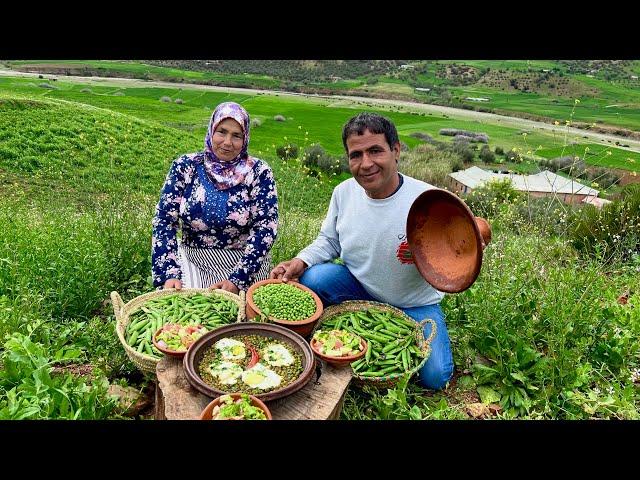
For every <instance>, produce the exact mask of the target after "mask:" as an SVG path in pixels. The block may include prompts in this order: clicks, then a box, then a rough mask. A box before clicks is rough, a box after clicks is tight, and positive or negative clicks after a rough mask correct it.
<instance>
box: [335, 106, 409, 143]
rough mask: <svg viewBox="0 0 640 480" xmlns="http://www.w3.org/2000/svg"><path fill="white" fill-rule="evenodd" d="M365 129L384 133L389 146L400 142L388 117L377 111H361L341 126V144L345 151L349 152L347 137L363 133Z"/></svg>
mask: <svg viewBox="0 0 640 480" xmlns="http://www.w3.org/2000/svg"><path fill="white" fill-rule="evenodd" d="M365 130H369V131H370V132H371V133H373V134H378V133H384V138H385V139H386V140H387V143H388V144H389V148H393V146H394V145H395V144H396V143H400V139H399V138H398V131H397V130H396V126H395V125H394V124H393V123H391V121H390V120H389V119H387V118H385V117H383V116H382V115H378V114H377V113H370V112H362V113H359V114H358V115H356V116H355V117H352V118H351V119H350V120H349V121H348V122H347V123H345V125H344V127H343V128H342V145H344V149H345V151H346V152H349V150H348V149H347V138H349V137H350V136H351V135H363V134H364V131H365Z"/></svg>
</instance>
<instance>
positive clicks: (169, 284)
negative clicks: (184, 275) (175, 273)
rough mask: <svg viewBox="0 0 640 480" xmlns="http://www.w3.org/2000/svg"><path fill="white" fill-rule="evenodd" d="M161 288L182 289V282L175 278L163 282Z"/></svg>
mask: <svg viewBox="0 0 640 480" xmlns="http://www.w3.org/2000/svg"><path fill="white" fill-rule="evenodd" d="M163 288H175V289H176V290H181V289H182V282H181V281H180V280H178V279H177V278H170V279H169V280H167V281H166V282H164V287H163Z"/></svg>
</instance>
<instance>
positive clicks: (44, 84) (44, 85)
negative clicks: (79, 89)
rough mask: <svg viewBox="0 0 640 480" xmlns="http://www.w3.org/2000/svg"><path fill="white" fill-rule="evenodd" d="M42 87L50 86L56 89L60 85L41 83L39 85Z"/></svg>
mask: <svg viewBox="0 0 640 480" xmlns="http://www.w3.org/2000/svg"><path fill="white" fill-rule="evenodd" d="M38 86H39V87H41V88H50V89H54V90H55V89H56V88H58V87H56V86H55V85H51V84H50V83H41V84H39V85H38Z"/></svg>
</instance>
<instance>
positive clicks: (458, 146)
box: [451, 137, 475, 163]
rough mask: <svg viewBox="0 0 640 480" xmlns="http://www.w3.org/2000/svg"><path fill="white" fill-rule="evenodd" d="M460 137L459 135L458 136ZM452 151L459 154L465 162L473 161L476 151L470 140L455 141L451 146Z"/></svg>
mask: <svg viewBox="0 0 640 480" xmlns="http://www.w3.org/2000/svg"><path fill="white" fill-rule="evenodd" d="M458 138H459V137H458ZM451 149H452V151H453V152H454V153H455V154H457V155H458V156H459V157H460V158H461V159H462V161H463V162H464V163H472V162H473V159H474V158H475V153H474V151H473V148H472V147H471V145H469V142H468V141H466V140H458V141H454V142H453V144H452V146H451Z"/></svg>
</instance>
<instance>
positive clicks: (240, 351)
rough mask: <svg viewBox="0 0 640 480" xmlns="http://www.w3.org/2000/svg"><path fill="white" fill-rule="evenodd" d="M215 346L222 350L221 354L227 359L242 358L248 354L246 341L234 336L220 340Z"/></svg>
mask: <svg viewBox="0 0 640 480" xmlns="http://www.w3.org/2000/svg"><path fill="white" fill-rule="evenodd" d="M215 347H216V349H217V350H219V351H220V355H222V358H224V359H225V360H242V359H243V358H244V357H246V356H247V350H246V348H245V346H244V343H242V342H239V341H238V340H234V339H232V338H223V339H222V340H218V341H217V342H216V345H215Z"/></svg>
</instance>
